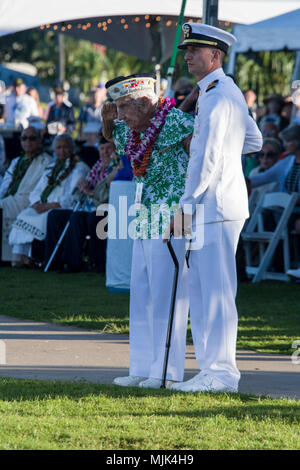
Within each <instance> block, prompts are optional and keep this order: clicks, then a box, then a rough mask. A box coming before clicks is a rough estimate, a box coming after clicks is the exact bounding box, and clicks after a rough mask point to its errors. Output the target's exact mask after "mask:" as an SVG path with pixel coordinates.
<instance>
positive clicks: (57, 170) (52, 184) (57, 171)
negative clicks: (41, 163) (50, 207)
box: [41, 156, 80, 203]
mask: <svg viewBox="0 0 300 470" xmlns="http://www.w3.org/2000/svg"><path fill="white" fill-rule="evenodd" d="M79 161H80V159H79V158H78V157H75V156H72V157H71V158H70V162H69V164H68V165H67V167H66V169H65V171H63V169H64V168H65V165H66V162H65V161H61V160H57V162H56V164H55V165H54V167H53V168H52V171H51V173H50V175H48V184H47V186H46V187H45V189H44V191H43V192H42V194H41V202H43V203H45V202H47V199H48V197H49V195H50V194H51V193H52V191H53V189H55V188H56V186H58V185H59V184H60V183H61V182H62V181H63V180H64V179H65V178H67V176H69V174H70V173H71V172H72V171H73V169H74V167H75V165H76V163H77V162H79ZM62 171H63V173H62Z"/></svg>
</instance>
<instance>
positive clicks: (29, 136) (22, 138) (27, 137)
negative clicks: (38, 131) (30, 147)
mask: <svg viewBox="0 0 300 470" xmlns="http://www.w3.org/2000/svg"><path fill="white" fill-rule="evenodd" d="M36 139H37V137H36V136H35V135H22V137H21V140H23V141H24V140H30V141H31V142H34V141H35V140H36Z"/></svg>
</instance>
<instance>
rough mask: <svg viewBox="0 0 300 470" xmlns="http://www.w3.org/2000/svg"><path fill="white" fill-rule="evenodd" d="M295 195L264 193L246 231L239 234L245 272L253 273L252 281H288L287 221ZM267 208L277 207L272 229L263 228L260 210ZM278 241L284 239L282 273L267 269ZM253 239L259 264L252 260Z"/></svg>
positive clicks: (261, 211)
mask: <svg viewBox="0 0 300 470" xmlns="http://www.w3.org/2000/svg"><path fill="white" fill-rule="evenodd" d="M298 197H299V194H297V193H293V194H287V193H280V192H276V193H266V194H263V195H262V196H261V198H260V199H259V201H258V203H257V205H256V208H255V209H254V212H253V214H252V217H251V218H250V220H249V222H248V225H247V227H246V228H245V231H244V232H242V234H241V236H242V239H243V241H244V248H245V254H246V272H247V274H248V275H249V276H253V279H252V282H260V281H261V280H262V279H276V280H281V281H289V280H290V278H289V276H288V275H287V274H286V272H287V270H288V269H290V249H289V233H288V220H289V217H290V215H291V213H292V212H293V209H294V207H295V204H296V202H297V199H298ZM266 209H269V210H276V214H277V215H278V220H277V223H276V228H275V230H274V231H273V232H272V231H266V230H265V228H264V217H263V213H264V212H265V211H266ZM281 240H282V241H283V260H284V273H280V272H274V271H267V270H268V269H269V268H270V264H271V261H272V257H273V255H274V253H275V250H276V248H277V246H278V244H279V242H280V241H281ZM253 242H255V243H258V245H259V263H258V266H257V265H255V264H254V262H253V260H252V258H253V256H252V247H253V245H252V243H253Z"/></svg>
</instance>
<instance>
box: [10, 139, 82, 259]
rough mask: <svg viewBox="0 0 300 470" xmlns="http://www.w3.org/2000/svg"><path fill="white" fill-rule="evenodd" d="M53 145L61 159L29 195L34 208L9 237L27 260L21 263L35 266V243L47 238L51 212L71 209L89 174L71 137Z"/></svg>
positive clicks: (26, 211) (16, 223)
mask: <svg viewBox="0 0 300 470" xmlns="http://www.w3.org/2000/svg"><path fill="white" fill-rule="evenodd" d="M53 146H54V151H55V155H56V157H57V159H56V161H55V162H53V163H52V164H51V165H50V166H49V167H48V168H46V169H45V171H44V173H43V174H42V176H41V178H40V180H39V182H38V184H37V186H36V187H35V189H34V190H33V191H32V192H31V193H30V195H29V202H30V207H28V208H27V209H24V210H23V211H22V212H21V213H20V214H19V215H18V217H17V218H16V220H15V221H14V223H13V225H12V230H11V232H10V234H9V244H10V245H12V247H13V253H15V254H17V255H19V256H22V257H23V259H22V261H21V263H20V264H28V265H30V264H31V263H30V258H31V244H32V242H33V240H34V239H37V240H44V239H45V237H46V226H47V217H48V213H49V211H51V210H52V209H58V208H61V209H71V208H72V207H73V204H74V194H73V191H74V189H75V188H76V185H77V182H78V181H79V179H81V178H82V177H84V176H85V175H86V174H87V173H88V171H89V168H88V166H87V165H86V164H85V163H83V162H81V161H80V159H79V157H77V156H76V155H75V146H74V142H73V139H72V138H71V137H70V136H69V135H68V134H62V135H59V136H57V137H56V138H55V139H54V142H53Z"/></svg>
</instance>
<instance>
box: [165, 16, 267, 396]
mask: <svg viewBox="0 0 300 470" xmlns="http://www.w3.org/2000/svg"><path fill="white" fill-rule="evenodd" d="M183 31H184V41H183V43H182V44H180V45H179V48H181V49H185V51H186V52H185V60H186V61H187V65H188V69H189V72H190V73H192V74H194V75H196V77H197V79H198V86H199V99H198V104H197V114H196V117H195V123H194V135H193V138H192V141H191V147H190V160H189V165H188V171H187V177H186V185H185V191H184V194H183V196H182V197H181V200H180V205H181V209H182V212H183V214H186V215H187V216H190V217H191V216H192V217H193V226H194V225H195V220H194V219H195V210H196V206H197V205H200V204H203V207H204V219H203V221H202V224H203V227H202V228H203V240H204V243H203V247H202V248H201V249H193V250H191V251H190V258H189V265H190V269H189V288H190V318H191V328H192V335H193V342H194V347H195V354H196V359H197V362H198V365H199V367H200V373H198V374H197V375H196V376H195V377H193V378H192V379H191V380H189V381H187V382H179V383H175V384H173V385H172V386H171V388H172V389H174V390H181V391H184V392H189V391H191V392H202V391H211V392H219V391H220V392H221V391H227V392H228V391H229V392H236V391H237V389H238V382H239V379H240V373H239V371H238V369H237V366H236V359H235V353H236V336H237V310H236V305H235V295H236V287H237V280H236V264H235V252H236V247H237V243H238V239H239V235H240V231H241V229H242V227H243V225H244V221H245V219H246V218H247V217H248V216H249V214H248V197H247V189H246V184H245V180H244V176H243V171H242V161H241V155H242V154H245V153H250V152H256V151H259V150H260V149H261V146H262V136H261V133H260V131H259V129H258V127H257V125H256V123H255V122H254V120H253V119H252V118H251V117H250V116H249V114H248V109H247V105H246V102H245V99H244V97H243V95H242V92H241V90H240V89H239V88H238V87H237V86H236V85H235V83H234V81H233V80H232V79H231V78H230V77H228V76H226V75H225V73H224V71H223V69H222V61H223V57H224V55H225V54H226V52H227V50H228V48H229V46H231V45H232V44H234V43H235V42H236V38H235V37H234V36H233V35H231V34H229V33H227V32H226V31H223V30H221V29H219V28H215V27H212V26H208V25H202V24H198V23H185V24H184V25H183ZM180 216H181V214H180V211H179V212H177V213H176V215H175V217H174V219H173V221H172V222H171V225H170V230H171V231H174V230H175V235H176V230H177V233H178V228H179V230H180V233H182V232H183V233H186V231H187V230H188V227H187V222H186V221H185V222H183V223H182V222H181V217H180ZM184 219H188V217H182V220H184ZM178 221H179V223H178ZM179 224H180V225H179Z"/></svg>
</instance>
